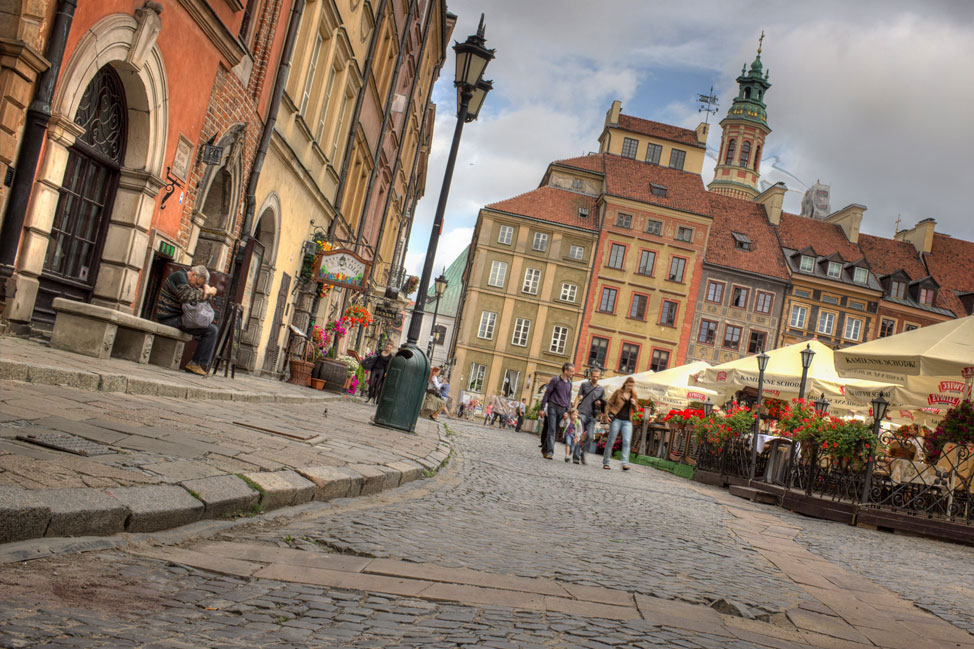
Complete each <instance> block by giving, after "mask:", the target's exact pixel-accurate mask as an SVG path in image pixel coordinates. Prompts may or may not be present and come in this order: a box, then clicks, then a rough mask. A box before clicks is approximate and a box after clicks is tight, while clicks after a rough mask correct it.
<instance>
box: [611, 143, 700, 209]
mask: <svg viewBox="0 0 974 649" xmlns="http://www.w3.org/2000/svg"><path fill="white" fill-rule="evenodd" d="M602 156H603V158H604V163H605V183H606V191H607V193H609V194H611V195H613V196H622V197H624V198H629V199H632V200H637V201H640V202H643V203H649V204H652V205H659V206H660V207H668V208H671V209H675V210H682V211H684V212H690V213H693V214H702V215H705V216H710V202H709V200H708V197H709V195H710V194H709V192H707V188H706V187H704V185H703V180H702V179H701V178H700V176H699V175H698V174H694V173H689V172H687V171H680V170H679V169H670V168H669V167H661V166H659V165H654V164H649V163H646V162H639V161H638V160H631V159H629V158H623V157H621V156H617V155H611V154H608V153H604V154H602ZM650 183H655V184H657V185H662V186H663V187H666V196H657V195H656V194H653V193H652V191H651V190H650V186H649V185H650Z"/></svg>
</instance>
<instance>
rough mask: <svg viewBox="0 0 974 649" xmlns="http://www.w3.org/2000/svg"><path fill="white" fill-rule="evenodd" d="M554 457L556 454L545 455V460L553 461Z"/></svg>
mask: <svg viewBox="0 0 974 649" xmlns="http://www.w3.org/2000/svg"><path fill="white" fill-rule="evenodd" d="M554 456H555V455H554V453H545V454H544V459H546V460H550V459H552V458H553V457H554Z"/></svg>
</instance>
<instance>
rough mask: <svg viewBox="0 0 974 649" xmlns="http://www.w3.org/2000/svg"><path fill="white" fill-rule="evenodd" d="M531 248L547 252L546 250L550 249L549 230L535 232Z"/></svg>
mask: <svg viewBox="0 0 974 649" xmlns="http://www.w3.org/2000/svg"><path fill="white" fill-rule="evenodd" d="M531 250H537V251H538V252H545V251H546V250H548V233H547V232H535V233H534V242H533V243H532V244H531Z"/></svg>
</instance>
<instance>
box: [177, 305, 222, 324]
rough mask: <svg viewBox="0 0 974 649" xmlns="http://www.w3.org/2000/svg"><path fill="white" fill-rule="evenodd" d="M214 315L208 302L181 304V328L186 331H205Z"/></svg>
mask: <svg viewBox="0 0 974 649" xmlns="http://www.w3.org/2000/svg"><path fill="white" fill-rule="evenodd" d="M215 317H216V313H215V312H214V311H213V307H212V306H211V305H210V303H209V302H206V301H204V302H186V303H185V304H183V318H182V323H183V327H185V328H186V329H206V328H207V327H209V326H210V324H211V323H212V322H213V318H215Z"/></svg>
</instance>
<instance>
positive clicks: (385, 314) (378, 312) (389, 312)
mask: <svg viewBox="0 0 974 649" xmlns="http://www.w3.org/2000/svg"><path fill="white" fill-rule="evenodd" d="M372 313H373V315H375V317H377V318H382V319H383V320H395V319H396V316H397V315H399V310H398V309H396V307H394V306H391V305H389V304H376V305H375V310H374V311H373V312H372Z"/></svg>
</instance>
